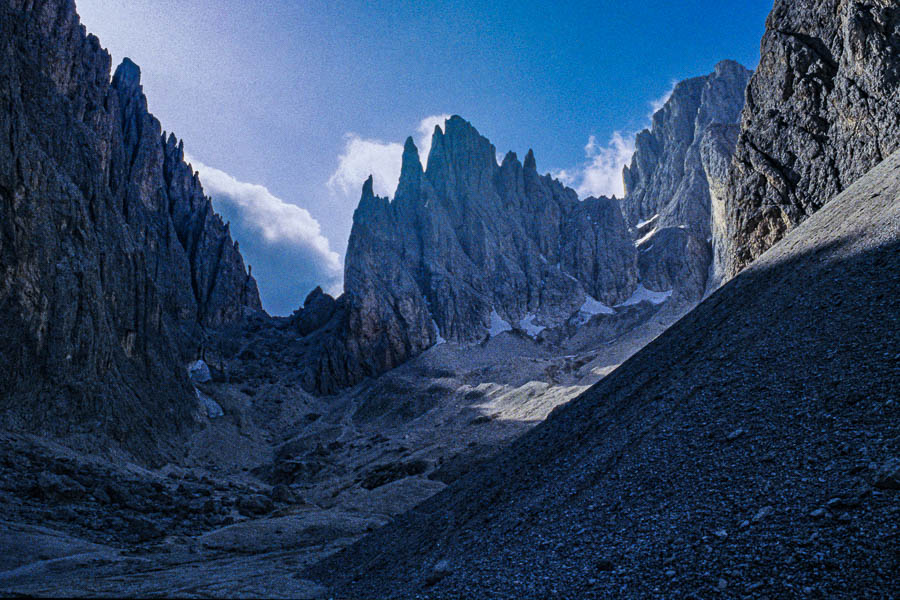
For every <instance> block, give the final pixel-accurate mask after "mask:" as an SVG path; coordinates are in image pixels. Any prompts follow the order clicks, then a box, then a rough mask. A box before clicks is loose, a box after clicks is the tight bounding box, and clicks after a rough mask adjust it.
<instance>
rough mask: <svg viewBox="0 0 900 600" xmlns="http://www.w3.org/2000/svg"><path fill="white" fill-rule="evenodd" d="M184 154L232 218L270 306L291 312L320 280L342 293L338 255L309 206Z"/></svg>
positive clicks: (219, 208)
mask: <svg viewBox="0 0 900 600" xmlns="http://www.w3.org/2000/svg"><path fill="white" fill-rule="evenodd" d="M186 159H187V160H188V162H190V163H191V164H192V165H193V168H194V169H195V170H196V171H197V172H198V173H199V175H200V180H201V182H202V183H203V188H204V190H205V191H206V194H207V195H209V196H210V197H211V198H212V201H213V206H214V207H215V209H216V212H218V213H219V214H221V215H222V218H223V219H225V221H227V222H229V223H230V225H231V234H232V237H233V238H234V239H236V240H237V241H238V242H239V243H240V247H241V254H242V255H243V256H244V260H245V261H246V262H247V263H248V264H250V265H253V267H254V268H253V276H254V277H255V278H256V280H257V282H258V284H259V290H260V296H261V298H262V302H263V306H264V307H265V309H266V310H267V311H269V312H270V313H271V314H274V315H287V314H290V313H291V312H292V311H293V310H295V309H297V308H298V307H300V306H301V305H302V304H303V300H304V299H305V297H306V294H307V293H308V292H309V291H310V290H311V289H313V288H314V287H316V286H317V285H319V286H322V288H323V289H324V290H325V291H327V292H329V293H331V294H333V295H338V294H340V292H341V288H342V285H343V267H342V266H341V260H340V257H339V256H338V254H337V253H336V252H334V251H333V250H332V249H331V247H330V245H329V242H328V239H327V238H326V237H325V236H324V235H322V232H321V227H320V225H319V222H318V221H317V220H316V219H315V218H313V216H312V215H311V214H310V213H309V211H307V210H306V209H304V208H300V207H299V206H296V205H294V204H290V203H288V202H285V201H284V200H282V199H281V198H278V197H277V196H275V195H274V194H272V193H271V192H270V191H269V190H268V189H267V188H266V187H265V186H262V185H258V184H253V183H246V182H243V181H239V180H238V179H236V178H235V177H233V176H232V175H229V174H228V173H226V172H224V171H221V170H219V169H216V168H213V167H210V166H207V165H205V164H203V163H202V162H201V161H199V160H197V159H196V158H193V157H186Z"/></svg>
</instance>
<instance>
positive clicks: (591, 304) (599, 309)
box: [578, 295, 616, 325]
mask: <svg viewBox="0 0 900 600" xmlns="http://www.w3.org/2000/svg"><path fill="white" fill-rule="evenodd" d="M614 314H616V311H614V310H613V309H611V308H610V307H608V306H607V305H605V304H603V303H602V302H600V301H599V300H597V299H596V298H594V297H593V296H590V295H585V298H584V304H582V305H581V308H579V309H578V324H579V325H584V324H585V323H587V322H588V321H590V320H591V317H593V316H595V315H614Z"/></svg>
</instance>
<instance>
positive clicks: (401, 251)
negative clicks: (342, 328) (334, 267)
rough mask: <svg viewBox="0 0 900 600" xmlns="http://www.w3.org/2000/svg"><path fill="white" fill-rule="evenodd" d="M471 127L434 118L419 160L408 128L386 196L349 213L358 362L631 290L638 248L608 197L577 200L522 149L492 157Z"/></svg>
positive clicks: (392, 359) (547, 320) (348, 283)
mask: <svg viewBox="0 0 900 600" xmlns="http://www.w3.org/2000/svg"><path fill="white" fill-rule="evenodd" d="M495 156H496V150H495V148H494V146H493V145H492V144H491V143H490V142H489V141H488V140H487V139H486V138H484V137H483V136H481V135H480V134H479V133H478V132H477V131H476V130H475V128H474V127H472V126H471V125H470V124H469V123H467V122H466V121H464V120H463V119H461V118H460V117H452V118H451V119H449V120H448V121H447V122H446V125H445V129H444V130H441V129H440V128H436V130H435V132H434V136H433V140H432V150H431V154H430V156H429V157H428V162H427V169H425V168H423V166H422V163H421V160H420V158H419V154H418V150H417V149H416V147H415V145H414V144H413V142H412V139H409V140H407V142H406V146H405V149H404V153H403V168H402V174H401V177H400V183H399V186H398V188H397V192H396V194H395V196H394V199H393V200H392V201H391V200H388V199H387V198H379V197H377V196H375V195H374V194H373V193H372V185H371V180H370V181H369V182H367V183H366V185H365V187H364V189H363V196H362V200H361V201H360V204H359V207H358V208H357V210H356V213H355V215H354V220H353V230H352V233H351V236H350V242H349V247H348V251H347V258H346V267H345V283H344V285H345V291H346V293H345V297H344V302H345V303H346V306H347V339H348V343H349V344H350V345H351V346H353V347H354V348H355V350H356V352H354V353H355V354H357V355H358V356H360V357H361V358H362V359H363V362H364V364H365V365H366V366H365V369H364V370H365V372H367V373H377V372H381V371H383V370H386V369H387V368H390V367H392V366H395V365H397V364H399V363H401V362H403V361H405V360H407V359H408V358H410V357H412V356H415V355H416V354H419V353H420V352H422V351H423V350H425V349H427V348H429V347H430V346H432V345H434V343H435V342H436V341H437V340H438V339H439V338H443V339H447V340H452V341H457V342H473V341H478V340H481V339H484V338H485V337H486V336H488V335H490V334H491V333H493V334H497V333H498V332H500V331H503V330H509V329H513V328H518V329H522V330H525V331H529V330H530V331H532V332H533V331H536V330H538V329H540V328H543V327H551V326H555V325H559V324H561V323H563V322H565V321H566V319H568V318H569V317H571V316H572V314H573V313H576V312H577V311H578V308H579V307H580V306H582V305H583V304H584V303H585V301H586V299H588V298H589V297H591V298H593V299H595V300H597V301H599V302H602V303H605V304H607V305H610V306H612V305H616V304H619V303H621V302H623V301H624V300H626V299H628V298H629V297H630V296H631V294H632V293H633V292H634V291H635V289H636V287H637V284H638V280H637V264H636V252H635V248H634V245H633V243H632V240H631V237H630V235H629V233H628V230H627V227H626V226H625V222H624V220H623V218H622V215H621V212H620V210H619V207H618V203H617V202H616V201H615V200H611V199H608V198H589V199H588V200H586V201H584V202H580V201H579V200H578V197H577V196H576V194H575V192H573V191H572V190H570V189H568V188H565V187H564V186H563V185H562V184H560V183H559V182H558V181H555V180H553V179H551V178H550V177H549V176H541V175H539V174H538V172H537V168H536V163H535V159H534V156H533V154H532V153H531V152H529V153H528V156H526V158H525V162H524V164H523V163H522V162H519V160H518V158H517V157H516V155H515V154H514V153H510V154H508V155H507V156H506V157H505V159H504V160H503V162H502V164H500V165H498V164H497V162H496V159H495Z"/></svg>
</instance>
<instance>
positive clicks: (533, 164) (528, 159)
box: [523, 148, 537, 172]
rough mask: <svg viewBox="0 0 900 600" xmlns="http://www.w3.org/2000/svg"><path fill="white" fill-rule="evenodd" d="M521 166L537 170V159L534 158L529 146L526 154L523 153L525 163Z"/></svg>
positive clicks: (529, 169)
mask: <svg viewBox="0 0 900 600" xmlns="http://www.w3.org/2000/svg"><path fill="white" fill-rule="evenodd" d="M523 167H524V169H525V170H526V171H535V172H537V161H535V160H534V151H533V150H531V149H530V148H529V149H528V154H526V155H525V164H524V165H523Z"/></svg>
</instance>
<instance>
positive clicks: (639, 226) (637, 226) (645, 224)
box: [635, 213, 659, 229]
mask: <svg viewBox="0 0 900 600" xmlns="http://www.w3.org/2000/svg"><path fill="white" fill-rule="evenodd" d="M658 218H659V214H658V213H657V214H655V215H653V216H652V217H650V218H649V219H647V220H646V221H641V222H640V223H638V224H637V225H635V227H636V228H637V229H643V228H644V227H646V226H647V225H649V224H650V223H652V222H653V221H655V220H656V219H658Z"/></svg>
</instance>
